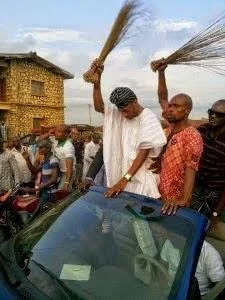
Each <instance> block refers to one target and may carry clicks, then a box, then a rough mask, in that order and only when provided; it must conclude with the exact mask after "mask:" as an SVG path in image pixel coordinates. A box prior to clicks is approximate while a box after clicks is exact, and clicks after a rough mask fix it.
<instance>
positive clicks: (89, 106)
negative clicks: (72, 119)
mask: <svg viewBox="0 0 225 300" xmlns="http://www.w3.org/2000/svg"><path fill="white" fill-rule="evenodd" d="M88 111H89V124H90V125H91V104H88Z"/></svg>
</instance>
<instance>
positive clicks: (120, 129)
mask: <svg viewBox="0 0 225 300" xmlns="http://www.w3.org/2000/svg"><path fill="white" fill-rule="evenodd" d="M92 68H96V72H98V73H99V75H100V76H99V78H100V80H99V82H98V83H96V84H94V89H93V98H94V106H95V110H96V111H98V112H101V113H104V133H103V146H104V151H103V152H104V165H105V171H106V178H107V186H108V187H110V188H109V190H108V191H107V192H106V196H107V197H112V196H114V195H118V194H119V193H120V192H122V191H124V190H125V191H129V192H133V193H137V194H141V195H146V196H150V197H154V198H159V197H160V194H159V191H158V175H155V174H154V173H152V171H151V170H150V169H149V168H150V165H151V162H152V160H151V159H152V158H155V157H157V156H158V155H159V154H160V152H161V151H162V148H163V146H164V145H165V144H166V137H165V134H164V132H163V129H162V127H161V124H160V122H159V120H158V119H157V117H156V116H155V115H154V113H153V112H152V111H151V110H150V109H148V108H143V107H142V106H141V105H140V104H139V103H138V100H137V97H136V95H135V94H134V92H133V91H132V90H131V89H129V88H127V87H119V88H116V89H115V90H114V91H113V92H112V93H111V95H110V101H111V103H112V104H111V105H104V102H103V99H102V94H101V73H102V71H103V66H102V65H101V64H100V63H99V61H98V60H95V61H94V62H93V65H92Z"/></svg>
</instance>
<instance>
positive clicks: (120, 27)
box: [83, 0, 141, 84]
mask: <svg viewBox="0 0 225 300" xmlns="http://www.w3.org/2000/svg"><path fill="white" fill-rule="evenodd" d="M139 7H140V2H139V0H127V1H126V2H125V3H124V5H123V6H122V8H121V9H120V12H119V14H118V16H117V18H116V20H115V22H114V24H113V27H112V29H111V31H110V34H109V36H108V38H107V40H106V42H105V44H104V46H103V48H102V51H101V53H100V55H99V57H98V62H99V63H100V64H103V63H104V61H105V59H106V57H107V56H108V54H109V53H110V52H111V51H112V50H113V49H114V48H115V47H116V46H117V45H118V44H119V43H120V42H121V41H122V40H124V39H125V38H126V37H127V32H128V30H129V29H130V27H131V25H132V24H133V23H134V22H135V21H136V19H137V18H138V17H139V16H140V15H141V12H140V10H139ZM98 76H99V74H98V73H97V70H96V68H95V67H93V66H92V67H91V69H90V70H88V71H87V72H86V73H84V75H83V78H84V80H85V81H86V82H91V83H93V84H94V83H97V82H98V81H99V80H98V79H99V78H98Z"/></svg>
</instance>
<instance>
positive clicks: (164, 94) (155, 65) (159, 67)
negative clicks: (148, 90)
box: [151, 58, 168, 110]
mask: <svg viewBox="0 0 225 300" xmlns="http://www.w3.org/2000/svg"><path fill="white" fill-rule="evenodd" d="M166 68H167V64H166V62H165V59H164V58H162V59H159V60H156V61H152V62H151V69H152V70H153V71H154V72H156V71H158V99H159V104H160V106H161V107H162V109H163V110H165V109H166V108H167V106H168V90H167V85H166V78H165V69H166Z"/></svg>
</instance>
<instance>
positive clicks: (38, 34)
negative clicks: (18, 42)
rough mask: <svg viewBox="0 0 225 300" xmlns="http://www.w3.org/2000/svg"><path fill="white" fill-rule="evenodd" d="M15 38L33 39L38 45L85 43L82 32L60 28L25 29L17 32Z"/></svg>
mask: <svg viewBox="0 0 225 300" xmlns="http://www.w3.org/2000/svg"><path fill="white" fill-rule="evenodd" d="M17 36H18V37H21V36H23V37H24V38H27V37H33V38H34V39H35V40H36V41H37V42H39V43H53V42H67V41H70V42H74V41H85V39H84V33H83V32H81V31H77V30H72V29H61V28H46V27H44V28H39V27H38V28H35V27H34V28H30V27H28V28H26V27H25V28H22V29H20V30H19V33H18V35H17Z"/></svg>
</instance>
